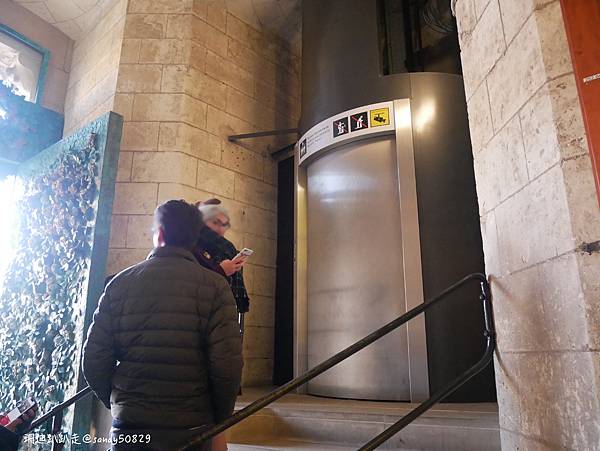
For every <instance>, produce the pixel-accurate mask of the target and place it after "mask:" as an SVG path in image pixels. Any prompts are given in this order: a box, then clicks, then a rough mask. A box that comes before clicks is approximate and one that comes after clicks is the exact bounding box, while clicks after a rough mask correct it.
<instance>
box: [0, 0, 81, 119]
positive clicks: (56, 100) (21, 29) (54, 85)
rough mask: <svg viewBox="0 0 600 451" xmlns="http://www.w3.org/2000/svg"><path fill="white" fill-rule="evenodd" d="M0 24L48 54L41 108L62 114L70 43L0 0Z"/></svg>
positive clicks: (45, 24)
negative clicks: (46, 50) (40, 47)
mask: <svg viewBox="0 0 600 451" xmlns="http://www.w3.org/2000/svg"><path fill="white" fill-rule="evenodd" d="M0 23H1V24H3V25H6V26H8V27H10V28H12V29H13V30H15V31H17V32H18V33H21V34H22V35H23V36H25V37H27V38H28V39H31V40H32V41H34V42H36V43H37V44H39V45H41V46H42V47H44V48H46V49H48V50H49V51H50V61H49V63H48V72H47V75H46V85H45V89H44V98H43V99H42V106H44V107H46V108H49V109H51V110H54V111H56V112H57V113H61V114H63V112H64V109H65V96H66V93H67V81H68V79H69V71H70V70H71V56H72V53H73V41H72V40H71V39H70V38H69V37H68V36H67V35H66V34H64V33H63V32H62V31H60V30H58V29H57V28H55V27H53V26H52V25H50V24H49V23H48V22H45V21H44V20H42V19H41V18H40V17H38V16H36V15H35V14H33V13H32V12H31V11H29V10H27V9H25V8H24V7H22V6H21V5H18V4H17V3H14V2H12V1H11V0H0Z"/></svg>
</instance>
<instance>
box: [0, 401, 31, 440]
mask: <svg viewBox="0 0 600 451" xmlns="http://www.w3.org/2000/svg"><path fill="white" fill-rule="evenodd" d="M36 413H37V403H36V402H35V401H34V400H33V399H31V398H28V399H25V400H23V401H21V402H19V403H18V404H17V407H15V408H14V409H13V410H11V411H10V412H8V413H7V414H5V415H3V416H1V417H0V426H4V427H5V428H6V429H8V430H10V431H12V432H14V431H15V429H16V428H17V426H19V425H21V424H23V423H27V422H29V421H31V420H33V419H34V418H35V415H36Z"/></svg>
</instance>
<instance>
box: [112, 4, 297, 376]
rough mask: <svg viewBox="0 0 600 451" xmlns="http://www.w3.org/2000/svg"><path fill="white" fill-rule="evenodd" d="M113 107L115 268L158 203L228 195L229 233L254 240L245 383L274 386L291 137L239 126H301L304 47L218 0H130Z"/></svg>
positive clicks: (135, 247)
mask: <svg viewBox="0 0 600 451" xmlns="http://www.w3.org/2000/svg"><path fill="white" fill-rule="evenodd" d="M120 49H121V53H120V55H121V57H120V61H119V64H118V69H117V74H118V75H117V78H116V81H115V86H116V95H115V98H114V109H115V110H116V111H117V112H119V113H120V114H122V115H123V116H124V118H125V124H124V129H123V139H122V145H121V157H120V161H119V172H118V183H117V187H116V197H115V204H114V217H113V228H112V232H111V243H110V250H109V264H108V269H107V271H108V273H114V272H116V271H118V270H121V269H124V268H125V267H127V266H129V265H131V264H134V263H136V262H138V261H139V260H140V259H142V258H144V257H145V256H146V254H147V253H148V251H149V250H150V249H151V247H152V241H151V235H150V227H151V214H152V211H153V209H154V208H155V207H156V205H157V204H159V203H161V202H163V201H165V200H168V199H173V198H175V199H180V198H183V199H186V200H188V201H196V200H201V199H206V198H209V197H215V196H216V197H219V198H221V199H223V202H224V204H225V206H226V207H227V208H228V209H229V210H230V214H231V222H232V225H233V227H232V229H231V230H230V231H229V232H228V235H227V236H228V237H229V238H230V239H231V240H232V241H233V242H234V243H235V244H236V246H237V247H238V248H242V247H250V248H252V249H254V250H255V251H256V253H255V255H254V256H253V257H252V259H251V260H250V262H249V264H248V265H247V267H246V268H245V279H246V283H247V288H248V291H249V293H250V297H251V312H250V314H249V315H248V321H247V327H246V336H245V341H244V356H245V366H244V384H245V385H269V384H270V383H271V378H272V367H273V329H274V327H273V326H274V324H273V316H274V293H275V256H276V241H275V240H276V183H277V182H276V177H275V173H276V165H275V163H274V162H273V161H272V159H271V157H270V155H269V153H270V152H271V151H273V150H276V149H278V148H279V147H280V146H281V145H282V144H287V143H289V142H290V140H291V139H293V138H292V137H288V138H287V140H286V141H283V142H282V140H281V139H280V138H279V139H264V138H263V139H260V140H248V141H244V142H242V143H240V144H234V143H231V142H229V141H228V140H227V136H228V135H231V134H237V133H247V132H253V131H261V130H269V129H274V128H291V127H295V126H297V122H298V119H299V114H300V100H299V98H300V80H299V76H300V59H299V55H297V54H295V53H294V51H293V50H292V49H291V48H290V46H289V45H287V44H286V43H285V42H284V41H282V40H281V39H279V38H278V37H276V36H274V35H272V34H270V33H268V32H266V31H265V30H259V29H256V28H253V27H251V26H250V25H248V24H247V23H245V22H244V21H243V20H241V19H240V18H238V17H236V16H235V15H234V14H232V13H231V12H230V11H228V10H227V9H226V7H225V3H224V2H215V1H208V0H195V1H192V0H181V1H163V0H129V5H128V9H127V14H126V19H125V25H124V30H123V39H122V43H121V47H120Z"/></svg>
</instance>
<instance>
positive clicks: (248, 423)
mask: <svg viewBox="0 0 600 451" xmlns="http://www.w3.org/2000/svg"><path fill="white" fill-rule="evenodd" d="M265 393H267V390H266V389H245V391H244V395H243V396H242V397H240V398H239V400H238V403H237V404H236V408H237V409H240V408H243V407H245V406H246V405H248V404H249V403H250V402H252V401H253V400H255V399H258V398H259V397H260V396H262V395H264V394H265ZM415 406H416V405H415V404H411V403H400V402H373V401H354V400H344V399H332V398H322V397H315V396H309V395H297V394H289V395H286V396H285V397H283V398H282V399H280V400H278V401H277V402H276V403H274V404H272V405H271V406H269V407H267V408H265V409H263V410H261V411H260V412H258V413H256V414H255V415H253V416H251V417H250V418H247V419H246V420H244V421H243V422H241V423H239V424H238V425H236V426H235V427H233V428H232V429H231V430H230V431H229V432H228V442H229V443H231V445H230V449H231V450H240V451H242V450H244V451H246V450H251V449H254V450H258V449H265V450H279V449H281V450H287V449H294V450H304V449H306V450H309V449H310V450H313V449H314V450H316V449H322V450H328V449H331V450H336V449H339V450H345V449H357V448H358V447H360V446H362V445H363V444H365V443H366V442H368V441H369V440H370V439H372V438H373V437H375V436H376V435H378V434H379V433H381V432H382V431H383V430H384V429H385V428H387V427H388V426H389V425H391V424H393V423H394V422H396V421H398V420H399V419H400V418H401V417H402V416H404V415H406V414H407V413H408V412H409V411H410V410H411V409H412V408H414V407H415ZM234 446H241V448H234ZM380 449H395V450H405V451H408V450H410V451H416V450H423V451H478V450H481V451H484V450H485V451H496V450H500V432H499V426H498V408H497V405H496V404H492V403H481V404H438V405H437V406H435V407H434V408H433V409H432V410H430V411H429V412H427V413H426V414H425V415H423V416H422V417H421V418H419V419H417V420H416V421H415V422H414V423H412V424H411V425H409V426H408V427H406V428H405V429H404V430H403V431H401V432H400V433H399V434H397V435H396V436H395V437H393V438H392V439H390V440H389V441H388V442H387V443H385V444H384V445H382V446H381V447H380Z"/></svg>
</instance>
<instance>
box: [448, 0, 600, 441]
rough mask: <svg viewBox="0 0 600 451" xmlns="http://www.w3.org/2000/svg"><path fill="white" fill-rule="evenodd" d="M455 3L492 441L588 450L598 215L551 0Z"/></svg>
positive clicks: (598, 392) (592, 430)
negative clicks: (482, 275) (490, 340)
mask: <svg viewBox="0 0 600 451" xmlns="http://www.w3.org/2000/svg"><path fill="white" fill-rule="evenodd" d="M455 6H456V15H457V21H458V25H459V35H460V43H461V49H462V55H461V56H462V61H463V69H464V78H465V92H466V95H467V99H468V111H469V122H470V128H471V140H472V144H473V157H474V162H475V175H476V182H477V192H478V198H479V208H480V214H481V230H482V235H483V242H484V252H485V261H486V270H487V272H488V274H489V275H490V278H491V280H492V290H493V296H494V312H495V317H496V327H497V331H498V353H497V356H496V357H497V359H496V381H497V387H498V398H499V399H498V401H499V407H500V422H501V435H502V448H503V449H505V450H517V449H523V450H530V449H544V450H583V449H586V450H588V449H589V450H592V449H600V448H598V446H599V444H600V422H599V421H598V418H600V372H599V369H600V363H599V362H600V355H599V353H598V349H599V346H598V345H599V343H600V340H599V331H600V327H599V326H598V324H600V269H598V268H600V265H599V264H600V260H599V259H600V256H599V254H598V253H597V252H596V253H592V254H590V253H587V252H585V249H586V243H593V242H597V241H598V240H600V212H599V210H598V201H597V198H596V192H595V188H594V183H593V178H592V170H591V164H590V157H589V153H588V147H587V141H586V138H585V131H584V128H583V124H582V117H581V110H580V105H579V100H578V96H577V90H576V86H575V79H574V75H573V67H572V64H571V60H570V56H569V51H568V46H567V41H566V36H565V30H564V24H563V19H562V14H561V10H560V4H559V1H557V0H457V2H455Z"/></svg>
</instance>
